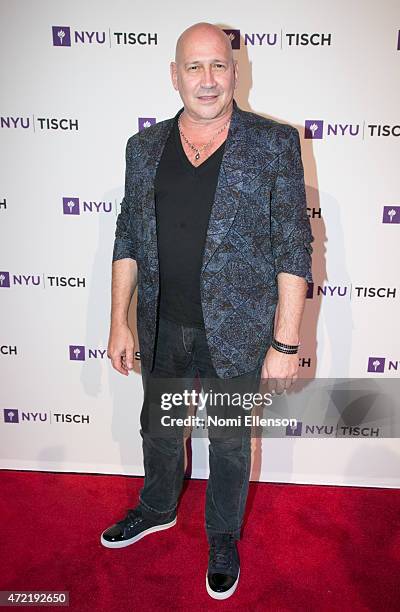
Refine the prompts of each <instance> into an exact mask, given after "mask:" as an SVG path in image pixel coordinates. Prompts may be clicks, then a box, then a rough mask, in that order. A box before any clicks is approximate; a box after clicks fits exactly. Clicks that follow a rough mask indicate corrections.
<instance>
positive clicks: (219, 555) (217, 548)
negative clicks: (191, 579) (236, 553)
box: [210, 534, 233, 569]
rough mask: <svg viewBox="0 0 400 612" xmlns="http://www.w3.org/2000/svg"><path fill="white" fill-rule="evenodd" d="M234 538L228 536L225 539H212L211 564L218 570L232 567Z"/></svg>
mask: <svg viewBox="0 0 400 612" xmlns="http://www.w3.org/2000/svg"><path fill="white" fill-rule="evenodd" d="M232 552H233V537H232V536H231V535H229V534H226V535H225V536H224V537H223V538H212V539H211V545H210V562H211V565H213V566H215V567H216V568H221V569H227V568H228V567H231V565H232Z"/></svg>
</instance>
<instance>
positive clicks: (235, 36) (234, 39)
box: [223, 30, 240, 49]
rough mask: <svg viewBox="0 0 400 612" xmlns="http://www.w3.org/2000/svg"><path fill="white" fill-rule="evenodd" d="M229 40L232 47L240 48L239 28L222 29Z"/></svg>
mask: <svg viewBox="0 0 400 612" xmlns="http://www.w3.org/2000/svg"><path fill="white" fill-rule="evenodd" d="M223 31H224V32H225V34H227V35H228V38H229V40H230V41H231V46H232V49H240V30H223Z"/></svg>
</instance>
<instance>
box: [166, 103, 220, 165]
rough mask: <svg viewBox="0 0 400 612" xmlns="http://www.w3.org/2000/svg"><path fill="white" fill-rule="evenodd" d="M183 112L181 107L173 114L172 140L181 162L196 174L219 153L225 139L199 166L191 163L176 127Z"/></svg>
mask: <svg viewBox="0 0 400 612" xmlns="http://www.w3.org/2000/svg"><path fill="white" fill-rule="evenodd" d="M182 112H183V108H182V109H181V110H180V111H179V112H178V113H177V114H176V116H175V122H174V128H173V129H174V140H175V146H176V148H177V150H178V154H179V157H180V158H181V161H182V163H183V164H184V165H185V166H186V167H187V169H188V170H189V171H191V172H192V173H193V174H195V175H197V174H199V173H201V171H202V169H203V167H206V166H208V165H209V162H210V161H211V160H212V159H213V158H214V157H215V156H216V155H217V154H220V153H221V152H222V151H223V149H224V147H225V142H226V139H225V140H224V142H222V143H221V144H220V146H219V147H218V149H215V151H214V152H213V153H211V155H209V157H207V159H206V160H204V161H203V162H202V163H201V164H200V165H199V166H194V165H193V164H192V162H191V161H190V160H189V158H188V156H187V155H186V153H185V150H184V148H183V145H182V141H181V136H180V133H179V127H178V117H179V115H180V114H181V113H182Z"/></svg>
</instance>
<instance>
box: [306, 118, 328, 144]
mask: <svg viewBox="0 0 400 612" xmlns="http://www.w3.org/2000/svg"><path fill="white" fill-rule="evenodd" d="M323 132H324V122H323V120H322V119H306V122H305V126H304V138H313V139H314V140H316V139H321V138H323Z"/></svg>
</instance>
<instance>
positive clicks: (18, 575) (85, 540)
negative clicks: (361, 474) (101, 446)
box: [0, 471, 400, 612]
mask: <svg viewBox="0 0 400 612" xmlns="http://www.w3.org/2000/svg"><path fill="white" fill-rule="evenodd" d="M0 479H1V481H0V482H1V501H0V508H1V517H2V520H1V527H2V529H1V543H0V546H1V558H2V563H1V583H0V590H10V589H20V590H40V589H46V590H58V589H59V590H68V591H69V592H70V602H71V603H70V607H69V608H70V609H71V610H74V611H75V610H78V611H81V610H82V611H84V610H90V611H97V610H99V611H102V612H103V611H104V612H108V611H110V612H111V611H113V612H114V611H118V610H121V611H133V610H139V609H143V610H162V611H164V610H190V611H193V610H204V609H206V610H217V609H218V610H228V609H229V610H250V609H251V610H280V611H282V610H301V611H303V610H305V611H309V610H318V611H321V610H323V611H324V610H341V611H343V610H352V611H356V610H373V611H374V612H375V611H377V610H399V609H400V588H399V584H400V491H399V490H393V489H392V490H390V489H366V488H344V487H334V486H311V485H284V484H252V485H251V487H250V495H249V502H248V505H247V515H246V524H245V529H244V535H243V538H242V540H241V541H240V543H239V552H240V557H241V562H242V566H241V576H240V582H239V586H238V589H237V591H236V593H235V594H234V595H233V596H232V597H231V598H230V599H228V600H227V601H225V602H218V601H214V600H212V599H211V598H210V597H209V596H208V595H207V593H206V590H205V573H206V567H207V544H206V536H205V532H204V528H203V512H204V511H203V508H204V497H205V482H204V481H187V483H186V485H185V491H184V495H183V498H182V501H181V505H180V509H179V515H178V523H177V525H176V526H175V527H174V528H172V529H170V530H168V531H164V532H161V533H159V534H152V535H149V536H148V537H146V538H143V540H141V541H140V542H138V543H137V544H134V545H132V546H129V547H127V548H125V549H120V550H110V549H106V548H104V547H102V546H101V544H100V542H99V537H100V533H101V531H102V530H103V529H105V528H106V527H108V526H109V525H110V524H111V523H113V522H115V520H118V519H120V518H122V517H123V515H124V512H125V510H126V509H127V508H129V507H133V506H134V505H135V503H136V493H137V491H138V490H139V488H140V487H141V484H142V479H141V478H130V477H121V476H95V475H83V474H82V475H81V474H73V475H71V474H52V473H46V472H16V471H2V472H0ZM59 609H61V608H59Z"/></svg>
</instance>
